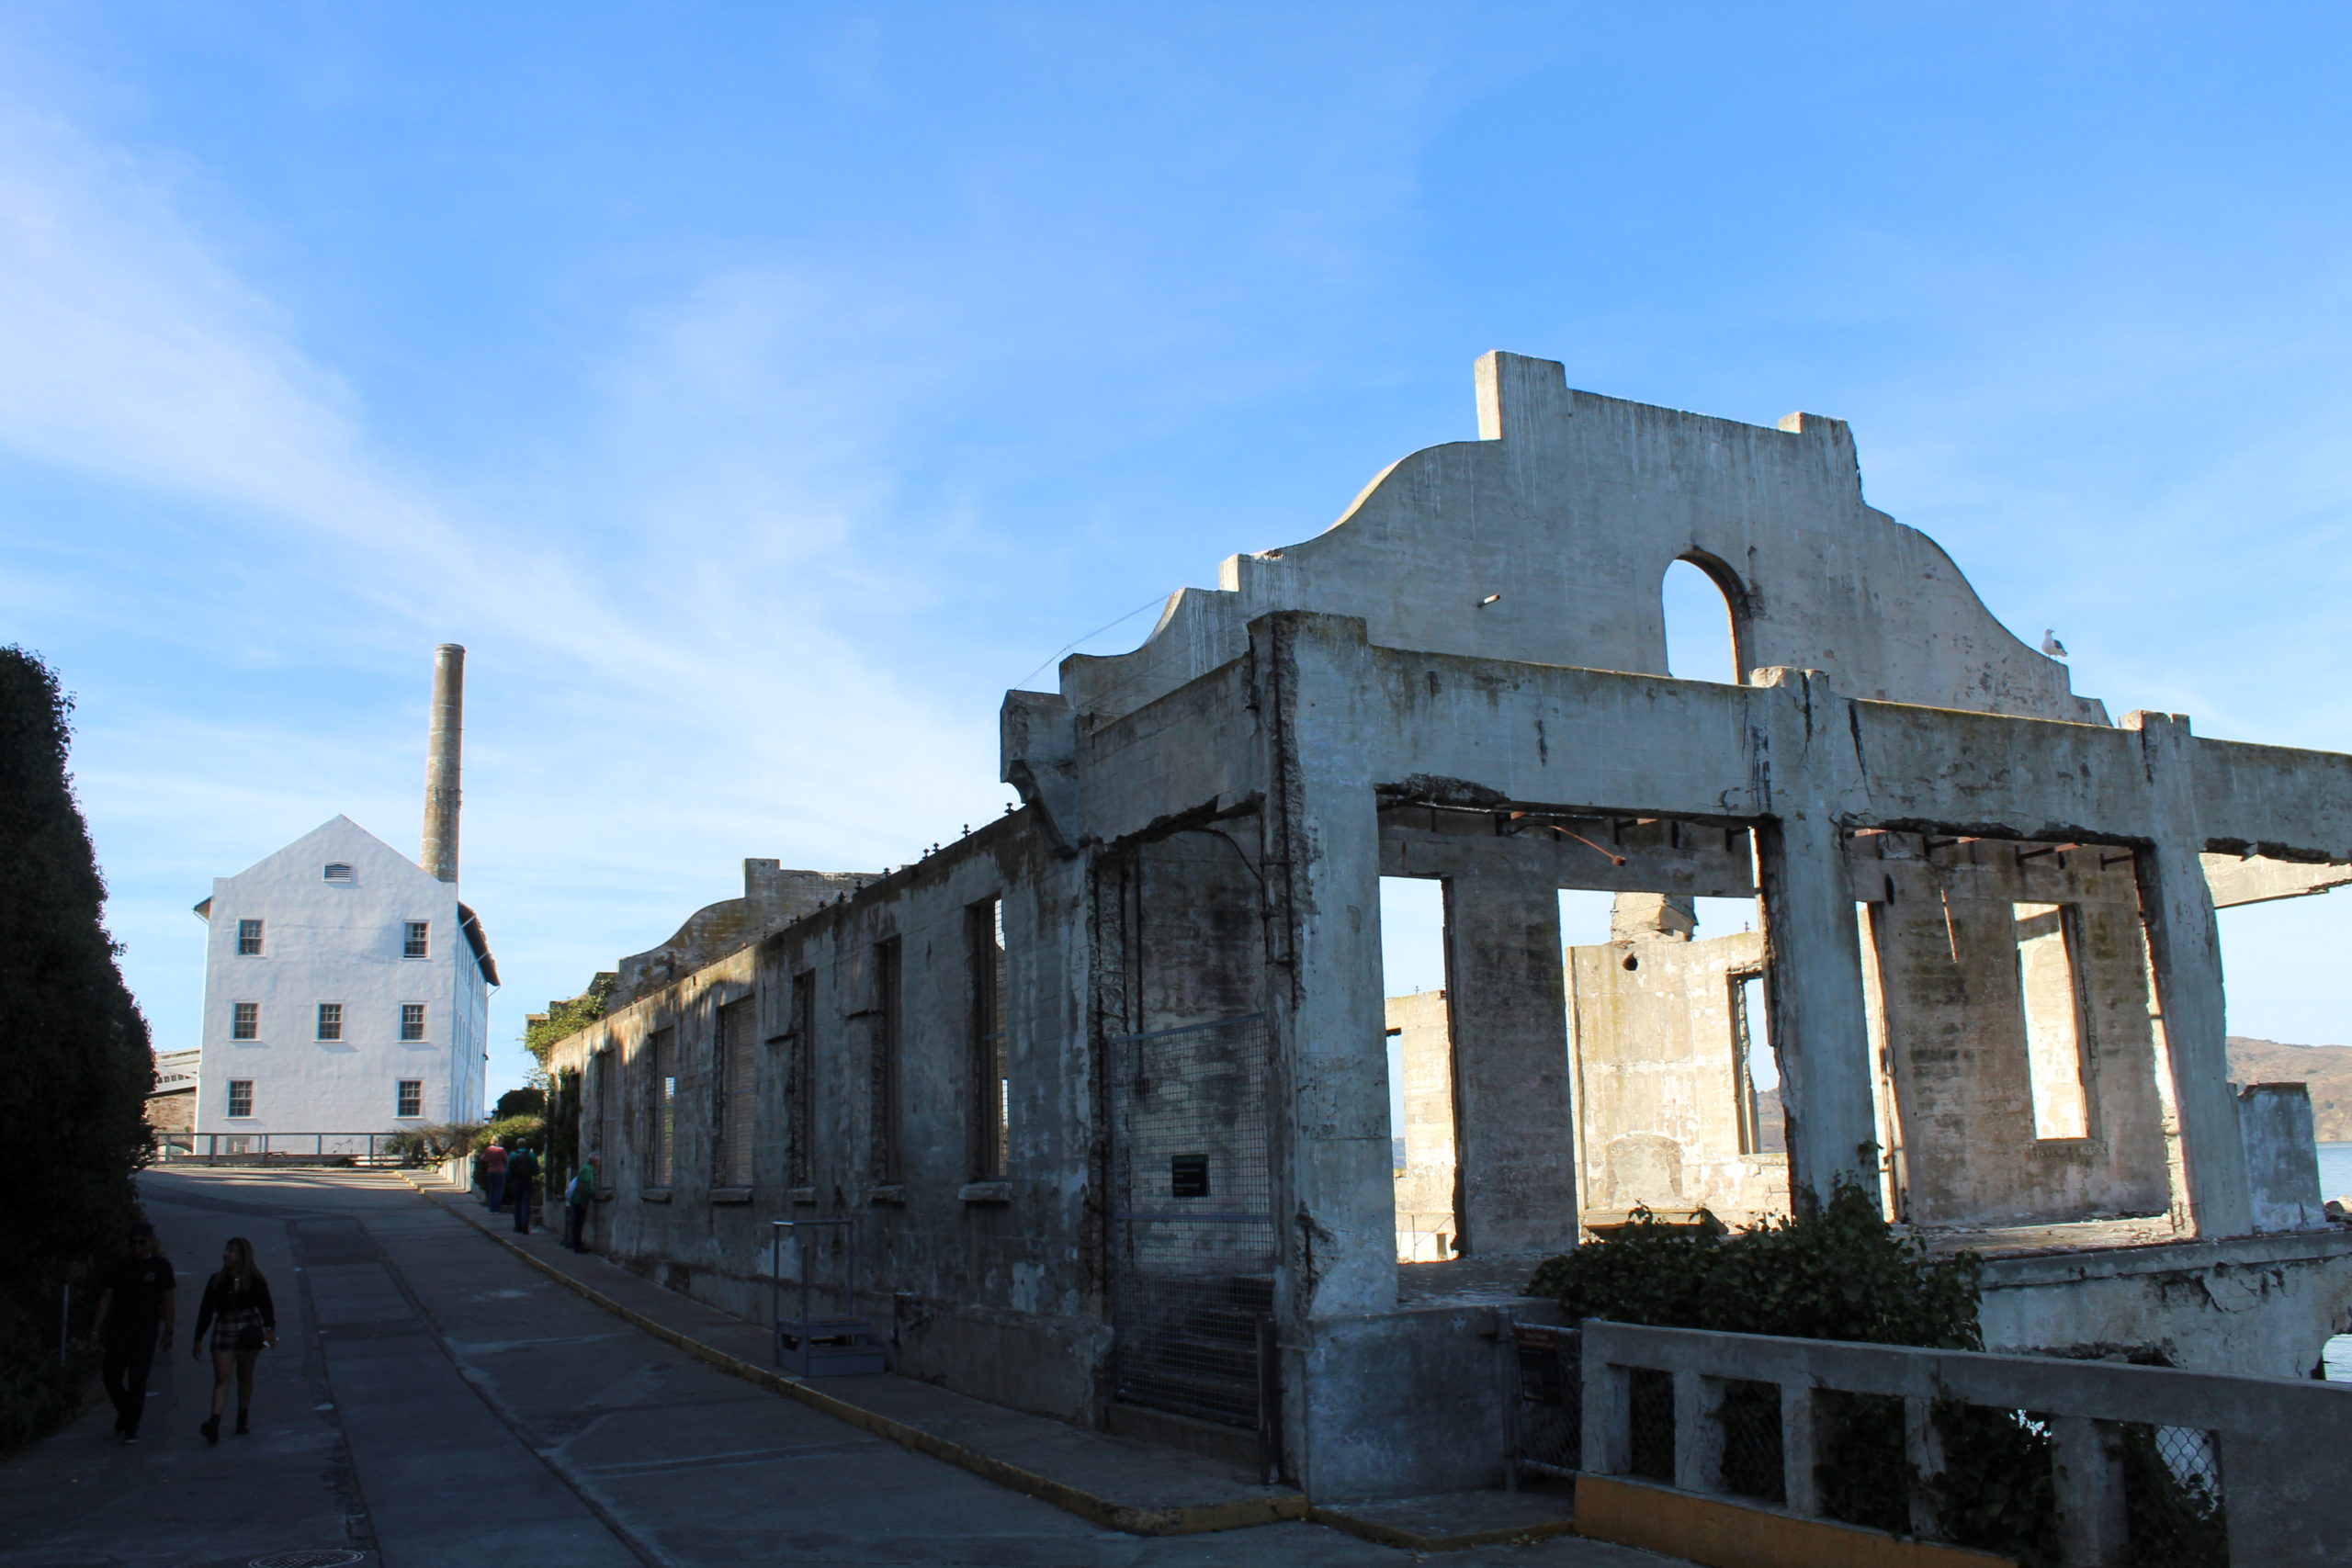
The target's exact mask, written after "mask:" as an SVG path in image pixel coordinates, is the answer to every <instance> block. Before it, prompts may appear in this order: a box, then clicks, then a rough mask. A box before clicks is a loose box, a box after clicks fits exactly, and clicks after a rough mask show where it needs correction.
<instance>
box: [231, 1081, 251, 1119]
mask: <svg viewBox="0 0 2352 1568" xmlns="http://www.w3.org/2000/svg"><path fill="white" fill-rule="evenodd" d="M253 1113H254V1080H253V1079H251V1078H231V1079H230V1080H229V1114H230V1115H232V1116H251V1115H252V1114H253Z"/></svg>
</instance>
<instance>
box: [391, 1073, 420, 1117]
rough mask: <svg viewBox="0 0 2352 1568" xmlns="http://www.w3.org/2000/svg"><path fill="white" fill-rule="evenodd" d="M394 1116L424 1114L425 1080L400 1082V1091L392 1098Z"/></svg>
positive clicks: (413, 1079) (412, 1079)
mask: <svg viewBox="0 0 2352 1568" xmlns="http://www.w3.org/2000/svg"><path fill="white" fill-rule="evenodd" d="M392 1114H393V1115H395V1116H422V1115H424V1079H423V1078H402V1079H401V1080H400V1089H399V1090H398V1092H396V1093H395V1094H394V1095H393V1096H392Z"/></svg>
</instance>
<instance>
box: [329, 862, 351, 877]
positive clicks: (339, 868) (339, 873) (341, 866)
mask: <svg viewBox="0 0 2352 1568" xmlns="http://www.w3.org/2000/svg"><path fill="white" fill-rule="evenodd" d="M326 879H327V880H328V881H329V882H348V881H350V880H351V867H350V866H348V865H346V864H345V863H343V862H342V861H339V860H331V861H329V862H327V869H326Z"/></svg>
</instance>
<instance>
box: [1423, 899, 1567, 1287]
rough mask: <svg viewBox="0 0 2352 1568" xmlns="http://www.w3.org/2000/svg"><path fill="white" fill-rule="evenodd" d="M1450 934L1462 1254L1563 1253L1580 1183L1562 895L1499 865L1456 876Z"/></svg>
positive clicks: (1448, 914) (1448, 902) (1448, 991)
mask: <svg viewBox="0 0 2352 1568" xmlns="http://www.w3.org/2000/svg"><path fill="white" fill-rule="evenodd" d="M1445 934H1446V950H1445V960H1446V979H1445V995H1446V1006H1447V1010H1448V1014H1449V1017H1450V1020H1451V1022H1452V1032H1453V1118H1454V1159H1455V1162H1456V1169H1457V1171H1458V1172H1459V1175H1458V1178H1457V1180H1456V1183H1455V1190H1456V1192H1457V1193H1458V1197H1457V1198H1456V1200H1455V1204H1454V1222H1455V1224H1457V1225H1459V1226H1460V1228H1461V1236H1462V1244H1463V1245H1462V1250H1463V1251H1464V1252H1465V1253H1469V1254H1473V1255H1477V1256H1485V1257H1494V1256H1498V1255H1500V1254H1506V1253H1514V1252H1559V1251H1564V1250H1566V1248H1568V1247H1573V1246H1575V1245H1576V1240H1577V1183H1576V1159H1575V1133H1574V1128H1575V1122H1574V1121H1573V1120H1572V1117H1573V1114H1574V1111H1573V1107H1572V1106H1571V1104H1570V1101H1569V1090H1568V1052H1567V1023H1566V1017H1567V993H1566V984H1565V982H1564V980H1563V978H1562V970H1561V965H1560V894H1559V889H1558V888H1557V887H1555V886H1553V884H1552V881H1551V879H1550V878H1548V877H1531V876H1529V875H1527V874H1524V873H1516V872H1512V871H1510V870H1507V869H1504V868H1502V867H1499V866H1498V867H1496V868H1494V869H1493V870H1481V871H1478V872H1476V873H1474V874H1466V875H1458V876H1455V877H1453V878H1451V879H1450V880H1449V881H1448V882H1447V884H1446V897H1445Z"/></svg>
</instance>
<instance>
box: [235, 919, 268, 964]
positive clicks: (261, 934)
mask: <svg viewBox="0 0 2352 1568" xmlns="http://www.w3.org/2000/svg"><path fill="white" fill-rule="evenodd" d="M267 929H268V922H267V921H266V920H246V919H240V920H239V921H238V922H237V956H238V957H240V958H262V957H266V956H267V953H266V951H265V949H266V945H267V944H266V931H267Z"/></svg>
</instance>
